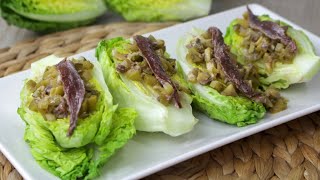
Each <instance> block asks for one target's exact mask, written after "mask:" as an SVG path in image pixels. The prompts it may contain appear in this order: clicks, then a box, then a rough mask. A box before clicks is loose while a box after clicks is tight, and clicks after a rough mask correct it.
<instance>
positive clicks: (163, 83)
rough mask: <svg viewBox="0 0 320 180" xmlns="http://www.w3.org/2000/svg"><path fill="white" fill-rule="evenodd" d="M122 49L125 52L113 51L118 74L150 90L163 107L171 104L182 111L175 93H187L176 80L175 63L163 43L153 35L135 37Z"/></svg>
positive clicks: (177, 94) (177, 95)
mask: <svg viewBox="0 0 320 180" xmlns="http://www.w3.org/2000/svg"><path fill="white" fill-rule="evenodd" d="M124 48H125V49H126V50H125V51H121V50H119V49H114V50H113V51H112V53H113V56H114V57H115V59H116V61H117V62H116V70H117V72H118V73H120V74H123V75H125V76H126V77H127V78H128V79H130V80H132V81H137V82H141V84H142V85H144V86H148V87H151V88H152V89H153V90H154V92H155V94H156V96H157V99H158V101H159V102H161V103H162V104H164V105H169V104H170V103H171V102H174V104H175V106H176V107H178V108H181V107H182V106H181V103H180V97H179V93H178V90H179V91H184V92H186V93H188V92H189V91H188V89H186V88H184V87H183V86H179V84H178V83H177V82H176V81H175V79H174V78H175V77H176V75H177V71H176V60H175V59H171V58H170V57H169V56H168V54H167V53H166V52H165V50H166V47H165V44H164V41H163V40H157V39H155V38H154V37H153V36H149V37H148V38H145V37H142V36H135V37H134V41H133V42H132V43H128V44H126V45H125V47H124Z"/></svg>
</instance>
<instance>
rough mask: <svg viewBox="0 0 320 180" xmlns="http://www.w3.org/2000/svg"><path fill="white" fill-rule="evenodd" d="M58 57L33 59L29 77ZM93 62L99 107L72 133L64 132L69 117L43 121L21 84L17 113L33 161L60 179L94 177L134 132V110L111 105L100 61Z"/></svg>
mask: <svg viewBox="0 0 320 180" xmlns="http://www.w3.org/2000/svg"><path fill="white" fill-rule="evenodd" d="M61 60H62V58H57V57H55V56H49V57H47V58H44V59H42V60H40V61H38V62H36V63H33V64H32V66H31V77H30V79H32V80H34V81H36V82H37V81H38V80H40V78H41V77H42V74H43V73H44V71H45V68H46V67H47V66H51V65H55V64H57V63H58V62H60V61H61ZM92 63H93V64H94V69H93V71H92V72H93V80H92V82H93V83H94V85H95V88H96V89H97V90H98V91H99V92H100V95H99V100H98V103H97V106H98V107H97V108H96V111H95V112H93V113H92V114H91V115H90V116H88V117H87V118H85V119H79V121H78V122H77V127H76V129H75V130H74V133H73V135H72V136H71V137H67V135H66V133H67V130H68V127H69V119H68V118H65V119H57V120H55V121H46V120H45V119H44V118H43V116H42V115H41V114H40V113H37V112H34V111H31V110H30V109H29V108H28V105H29V104H28V103H29V102H30V99H31V98H32V97H31V96H32V94H31V92H29V90H28V88H27V87H26V86H24V87H23V89H22V91H21V95H20V96H21V106H20V108H19V109H18V114H19V115H20V116H21V118H22V119H23V120H24V121H25V123H26V130H25V136H24V139H25V141H26V142H27V143H28V144H29V146H30V148H31V153H32V155H33V157H34V158H35V159H36V161H37V162H38V163H39V164H40V165H41V166H42V167H43V168H45V169H46V170H48V171H50V172H51V173H53V174H55V175H56V176H59V177H60V178H62V179H78V178H93V177H95V176H97V175H99V171H98V169H99V167H101V166H102V165H103V164H104V163H105V162H106V161H107V160H108V158H109V157H110V156H111V155H112V154H114V152H115V150H117V149H119V148H121V147H122V146H123V145H124V144H125V143H126V142H127V141H128V140H129V139H130V138H131V137H132V136H133V135H134V134H135V128H134V119H135V117H136V112H135V110H133V109H130V108H122V109H117V106H114V105H113V100H112V96H111V94H110V92H109V90H108V87H107V86H106V84H105V82H104V78H103V74H102V71H101V68H100V65H99V64H98V63H97V62H92ZM25 82H27V81H25Z"/></svg>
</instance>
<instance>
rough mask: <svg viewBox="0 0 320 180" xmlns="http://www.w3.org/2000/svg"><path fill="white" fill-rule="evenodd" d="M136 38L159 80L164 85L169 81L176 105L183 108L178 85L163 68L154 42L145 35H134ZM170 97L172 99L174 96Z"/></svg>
mask: <svg viewBox="0 0 320 180" xmlns="http://www.w3.org/2000/svg"><path fill="white" fill-rule="evenodd" d="M134 40H135V41H136V43H137V45H138V48H139V50H140V51H141V53H142V55H143V56H144V57H145V59H146V61H147V63H148V65H149V67H150V69H151V70H152V72H153V73H154V75H155V76H156V78H157V80H158V81H159V82H160V84H162V85H164V84H165V83H169V84H170V85H171V86H172V87H173V89H174V92H173V95H172V97H173V99H174V102H175V106H176V107H178V108H182V105H181V102H180V98H179V93H178V90H177V87H176V86H175V85H174V83H173V82H172V81H171V79H170V77H169V76H168V75H167V74H166V72H165V71H164V69H163V68H162V65H161V61H160V58H159V56H157V54H156V53H155V51H154V49H153V47H154V45H153V43H152V42H151V41H150V40H149V39H148V38H145V37H143V36H140V35H137V36H134ZM172 97H170V99H171V98H172Z"/></svg>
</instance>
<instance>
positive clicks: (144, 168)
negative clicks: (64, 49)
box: [0, 4, 320, 180]
mask: <svg viewBox="0 0 320 180" xmlns="http://www.w3.org/2000/svg"><path fill="white" fill-rule="evenodd" d="M250 7H251V9H252V10H253V12H254V13H255V14H259V15H260V14H269V15H270V16H271V17H272V18H274V19H281V20H283V21H285V22H287V23H289V24H290V25H292V26H293V27H295V28H297V29H301V27H299V26H297V25H295V24H293V23H291V22H289V21H287V20H286V19H284V18H282V17H280V16H279V15H277V14H275V13H273V12H271V11H269V10H268V9H266V8H264V7H262V6H260V5H256V4H252V5H250ZM245 11H246V9H245V7H244V6H243V7H239V8H236V9H232V10H229V11H225V12H222V13H218V14H215V15H212V16H208V17H205V18H201V19H197V20H194V21H190V22H187V23H184V24H179V25H176V26H172V27H169V28H166V29H163V30H160V31H157V32H153V33H151V34H152V35H154V36H155V37H156V38H161V39H164V40H165V41H166V45H167V50H168V51H169V53H170V54H171V56H172V57H176V53H175V52H176V43H177V41H178V39H179V38H180V36H182V35H183V34H185V33H187V32H188V31H190V30H191V29H192V28H193V27H197V28H202V29H206V28H208V27H209V26H212V25H213V26H217V27H219V28H220V29H221V30H222V31H223V32H224V31H225V29H226V27H227V26H228V24H229V23H230V22H231V21H232V20H233V19H235V18H237V17H241V16H242V14H243V13H244V12H245ZM304 32H305V33H306V34H307V35H308V36H309V38H310V39H311V41H312V42H313V43H314V46H315V47H316V53H317V54H320V39H319V37H317V36H315V35H313V34H311V33H310V32H308V31H306V30H304ZM79 56H84V57H86V58H89V59H93V60H94V59H95V57H94V50H91V51H87V52H84V53H81V54H79ZM28 75H29V71H25V72H21V73H17V74H14V75H11V76H8V77H5V78H2V79H0V87H1V93H0V100H1V104H0V117H1V118H0V150H1V151H2V152H3V154H4V155H5V156H6V157H7V158H8V159H9V161H10V162H11V163H12V164H13V165H14V166H15V168H16V169H17V170H18V171H19V172H20V173H21V175H22V176H23V177H24V178H25V179H46V180H50V179H57V178H56V177H54V176H53V175H51V174H50V173H48V172H47V171H45V170H43V169H42V168H41V167H40V166H39V165H38V164H37V163H36V161H35V160H34V159H33V158H32V156H31V153H30V151H29V147H28V145H27V144H26V143H25V142H24V140H23V134H24V128H25V125H24V123H23V121H22V120H21V119H20V117H19V116H18V114H17V113H16V111H17V108H18V106H19V103H20V100H19V91H20V89H21V88H22V84H23V80H24V79H25V78H26V77H27V76H28ZM319 89H320V79H319V75H317V76H316V77H315V78H314V79H313V80H312V81H311V82H308V83H304V84H299V85H294V86H292V87H290V88H289V89H287V90H285V91H284V92H283V93H282V94H283V95H284V96H285V97H286V98H287V99H289V106H288V109H287V110H285V111H282V112H280V113H277V114H274V115H271V114H267V116H266V117H265V118H264V119H262V120H261V121H259V122H258V123H257V124H254V125H250V126H247V127H242V128H239V127H234V126H231V125H227V124H224V123H220V122H217V121H213V120H211V119H209V118H208V117H206V116H205V115H202V114H201V113H198V112H195V115H196V117H197V118H198V119H199V120H200V121H199V123H198V124H197V125H196V127H195V128H194V130H193V131H192V132H190V133H188V134H186V135H183V136H181V137H176V138H172V137H169V136H167V135H165V134H162V133H143V132H138V133H137V135H136V136H135V137H134V138H133V139H132V140H130V141H129V143H128V144H127V145H126V146H125V147H124V148H122V149H121V150H120V151H118V152H117V153H116V154H115V155H114V156H113V157H112V158H111V160H110V161H109V162H108V163H107V164H106V165H105V166H104V168H103V169H102V173H101V176H100V177H99V178H100V179H138V178H141V177H144V176H147V175H149V174H152V173H154V172H156V171H159V170H161V169H164V168H166V167H169V166H172V165H174V164H177V163H179V162H182V161H184V160H187V159H189V158H192V157H194V156H197V155H199V154H202V153H205V152H207V151H209V150H212V149H215V148H218V147H220V146H223V145H225V144H228V143H230V142H233V141H236V140H238V139H241V138H244V137H246V136H249V135H252V134H254V133H257V132H260V131H263V130H265V129H268V128H271V127H273V126H276V125H279V124H282V123H285V122H287V121H290V120H293V119H295V118H298V117H300V116H303V115H306V114H309V113H312V112H315V111H317V110H320V93H319V92H318V90H319ZM99 178H98V179H99Z"/></svg>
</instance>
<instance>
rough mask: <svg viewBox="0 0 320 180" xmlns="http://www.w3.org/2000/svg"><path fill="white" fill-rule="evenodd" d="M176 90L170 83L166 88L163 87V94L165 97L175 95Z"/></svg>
mask: <svg viewBox="0 0 320 180" xmlns="http://www.w3.org/2000/svg"><path fill="white" fill-rule="evenodd" d="M173 91H174V89H173V87H172V86H171V84H169V83H167V82H166V83H165V84H164V86H163V93H164V94H165V95H171V94H172V93H173Z"/></svg>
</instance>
